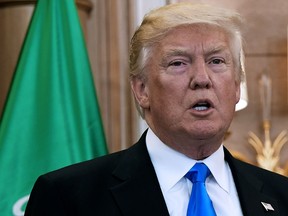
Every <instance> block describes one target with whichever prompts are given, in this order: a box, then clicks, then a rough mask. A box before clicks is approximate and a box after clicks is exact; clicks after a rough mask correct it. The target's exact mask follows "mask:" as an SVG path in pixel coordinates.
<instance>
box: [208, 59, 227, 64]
mask: <svg viewBox="0 0 288 216" xmlns="http://www.w3.org/2000/svg"><path fill="white" fill-rule="evenodd" d="M223 63H225V61H224V60H223V59H219V58H216V59H212V61H210V62H209V64H215V65H218V64H223Z"/></svg>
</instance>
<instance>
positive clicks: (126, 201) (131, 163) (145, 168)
mask: <svg viewBox="0 0 288 216" xmlns="http://www.w3.org/2000/svg"><path fill="white" fill-rule="evenodd" d="M145 137H146V132H145V133H144V134H143V135H142V137H141V138H140V140H139V142H138V143H136V144H135V145H134V146H132V147H131V148H129V149H128V150H127V151H126V152H125V153H124V155H123V158H122V160H121V161H120V163H119V165H118V166H117V168H116V169H115V170H114V172H113V175H114V176H115V177H116V178H118V179H119V184H117V185H115V186H114V187H112V188H110V190H111V192H112V194H113V196H114V198H115V200H116V202H117V203H118V206H119V208H120V209H121V211H122V213H123V215H125V216H128V215H129V216H135V215H138V216H142V215H143V216H144V215H145V216H147V215H150V216H154V215H155V216H159V215H161V216H166V215H167V216H169V213H168V210H167V207H166V204H165V200H164V197H163V195H162V192H161V188H160V185H159V183H158V180H157V176H156V173H155V171H154V168H153V165H152V162H151V160H150V157H149V154H148V151H147V148H146V144H145Z"/></svg>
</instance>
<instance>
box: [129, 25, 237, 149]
mask: <svg viewBox="0 0 288 216" xmlns="http://www.w3.org/2000/svg"><path fill="white" fill-rule="evenodd" d="M231 50H232V49H231V47H230V43H229V40H228V36H227V35H226V34H225V33H224V31H223V30H220V29H219V28H217V27H212V26H205V25H193V26H182V27H178V28H175V29H174V30H172V31H170V32H169V33H168V34H167V35H166V37H164V39H163V40H161V41H160V43H158V44H157V45H156V46H155V47H154V48H153V49H152V58H151V59H150V60H149V63H148V66H147V68H146V76H147V79H146V80H145V81H143V83H141V85H138V86H141V87H139V88H138V90H137V89H135V86H136V85H134V88H133V90H134V93H135V94H136V97H137V98H138V101H139V103H140V106H141V107H142V108H143V109H144V110H145V119H146V121H147V123H148V125H149V126H150V127H151V129H152V130H153V131H154V132H155V133H156V135H158V137H159V138H160V139H161V140H162V141H163V142H164V143H166V144H168V145H170V146H171V147H174V148H175V147H176V148H178V147H179V146H183V145H184V146H185V145H191V144H192V143H193V142H195V141H205V140H207V141H213V142H215V144H216V145H218V147H219V145H220V144H221V142H222V138H223V136H224V134H225V132H226V130H227V129H228V127H229V125H230V123H231V120H232V118H233V113H234V109H235V104H236V103H237V102H238V100H239V95H240V90H239V84H238V83H237V82H236V81H235V66H234V62H233V57H232V53H231ZM137 92H138V93H137ZM137 95H138V96H137ZM139 96H140V97H139ZM199 143H200V142H199ZM177 146H178V147H177ZM180 148H181V147H180Z"/></svg>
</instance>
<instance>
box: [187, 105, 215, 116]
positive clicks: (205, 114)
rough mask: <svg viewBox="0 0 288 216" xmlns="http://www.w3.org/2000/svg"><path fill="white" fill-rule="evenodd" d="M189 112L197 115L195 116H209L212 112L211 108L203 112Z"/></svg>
mask: <svg viewBox="0 0 288 216" xmlns="http://www.w3.org/2000/svg"><path fill="white" fill-rule="evenodd" d="M190 111H191V112H192V114H193V115H197V116H201V117H203V116H207V115H210V114H211V113H212V112H213V108H211V107H210V108H208V109H205V110H196V109H193V108H192V109H190Z"/></svg>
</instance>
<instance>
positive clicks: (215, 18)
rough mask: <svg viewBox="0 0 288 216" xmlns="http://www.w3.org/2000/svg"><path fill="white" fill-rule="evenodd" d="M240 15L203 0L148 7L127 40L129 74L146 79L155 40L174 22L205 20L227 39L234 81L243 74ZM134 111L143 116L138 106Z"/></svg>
mask: <svg viewBox="0 0 288 216" xmlns="http://www.w3.org/2000/svg"><path fill="white" fill-rule="evenodd" d="M242 23H243V21H242V17H241V16H240V15H239V14H238V13H236V12H234V11H231V10H227V9H224V8H218V7H214V6H211V5H205V4H193V3H188V2H184V3H176V4H170V5H166V6H163V7H160V8H158V9H155V10H152V11H151V12H149V13H148V14H146V15H145V17H144V19H143V21H142V23H141V25H140V26H139V27H138V29H136V31H135V33H134V36H133V37H132V39H131V42H130V63H129V64H130V78H131V79H134V78H140V79H146V78H147V77H146V75H145V67H146V65H147V62H148V60H149V58H150V57H151V50H152V47H153V45H154V44H155V43H157V42H158V41H160V40H161V38H163V37H165V35H166V34H167V33H168V32H169V31H170V30H171V29H174V28H176V27H178V26H184V25H193V24H200V25H201V24H205V25H207V24H208V25H214V26H218V27H219V28H220V29H223V31H225V32H226V33H227V34H228V36H229V39H230V47H231V50H232V55H233V61H234V65H235V73H236V74H235V79H236V81H237V82H239V83H240V81H241V80H242V78H243V74H244V54H243V39H242V33H241V29H242ZM137 108H138V111H139V112H140V114H141V116H142V117H143V112H142V111H141V108H140V107H139V106H138V105H137Z"/></svg>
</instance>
